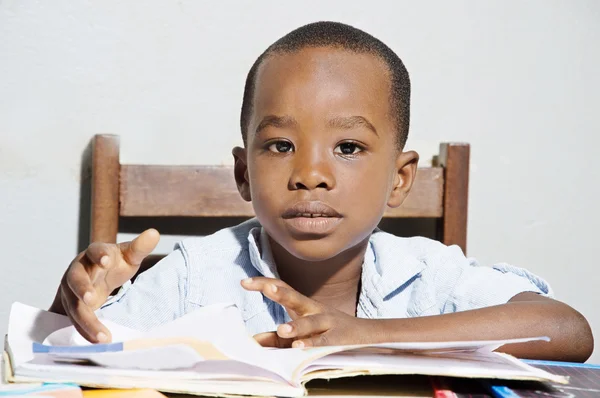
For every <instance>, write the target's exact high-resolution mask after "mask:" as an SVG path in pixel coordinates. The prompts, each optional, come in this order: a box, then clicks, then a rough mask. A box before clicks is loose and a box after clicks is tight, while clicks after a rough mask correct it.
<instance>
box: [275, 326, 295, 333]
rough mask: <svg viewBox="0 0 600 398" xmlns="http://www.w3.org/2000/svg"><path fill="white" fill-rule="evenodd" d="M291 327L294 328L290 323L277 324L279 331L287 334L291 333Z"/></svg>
mask: <svg viewBox="0 0 600 398" xmlns="http://www.w3.org/2000/svg"><path fill="white" fill-rule="evenodd" d="M293 329H294V328H293V327H292V325H290V324H287V323H284V324H283V325H279V331H280V332H281V333H285V334H288V333H291V332H292V330H293Z"/></svg>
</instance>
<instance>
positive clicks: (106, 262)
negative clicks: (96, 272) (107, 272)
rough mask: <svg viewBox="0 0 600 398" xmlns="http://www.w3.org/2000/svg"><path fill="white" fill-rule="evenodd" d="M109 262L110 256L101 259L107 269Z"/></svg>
mask: <svg viewBox="0 0 600 398" xmlns="http://www.w3.org/2000/svg"><path fill="white" fill-rule="evenodd" d="M108 261H109V258H108V256H102V258H101V259H100V264H101V265H104V266H105V267H106V266H107V265H108Z"/></svg>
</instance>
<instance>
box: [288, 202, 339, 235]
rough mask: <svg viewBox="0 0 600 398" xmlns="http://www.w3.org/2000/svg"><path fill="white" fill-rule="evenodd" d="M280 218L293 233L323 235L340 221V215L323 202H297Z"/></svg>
mask: <svg viewBox="0 0 600 398" xmlns="http://www.w3.org/2000/svg"><path fill="white" fill-rule="evenodd" d="M282 218H283V219H284V220H285V222H286V224H287V225H288V226H289V227H290V228H291V229H292V230H294V231H295V232H297V233H301V234H316V235H324V234H327V233H329V232H331V231H332V230H333V229H334V228H335V227H336V226H337V225H338V224H339V222H340V221H341V220H342V215H341V214H340V213H338V212H337V211H336V210H335V209H334V208H333V207H331V206H329V205H326V204H325V203H323V202H318V201H310V202H298V203H296V204H295V205H293V206H292V207H290V208H289V209H287V210H286V211H284V212H283V214H282Z"/></svg>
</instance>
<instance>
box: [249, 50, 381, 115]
mask: <svg viewBox="0 0 600 398" xmlns="http://www.w3.org/2000/svg"><path fill="white" fill-rule="evenodd" d="M390 86H391V84H390V73H389V70H388V69H387V67H386V65H385V63H384V62H383V61H382V60H381V59H379V58H378V57H376V56H374V55H372V54H368V53H357V52H353V51H349V50H344V49H338V48H330V47H315V48H304V49H301V50H298V51H294V52H289V53H277V54H272V55H270V56H268V57H267V58H266V59H265V60H264V61H263V63H262V64H261V66H260V68H259V69H258V71H257V74H256V80H255V89H254V99H253V117H252V119H254V120H256V117H258V118H260V117H262V116H265V115H267V114H289V113H290V112H300V113H302V111H305V112H309V113H311V114H312V115H314V117H318V115H316V114H315V113H322V114H323V115H325V114H328V113H329V114H332V115H334V116H339V115H340V114H346V115H345V116H349V115H350V114H351V115H361V116H365V115H367V116H368V117H369V118H370V119H375V123H379V124H381V123H387V121H388V120H387V119H390V118H389V114H390V113H389V103H390V101H389V100H390ZM389 122H391V120H389ZM372 123H373V121H372Z"/></svg>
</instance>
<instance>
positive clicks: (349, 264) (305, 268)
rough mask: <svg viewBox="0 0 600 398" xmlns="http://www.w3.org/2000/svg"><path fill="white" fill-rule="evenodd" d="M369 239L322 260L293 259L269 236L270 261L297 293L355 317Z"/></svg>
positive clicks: (282, 278)
mask: <svg viewBox="0 0 600 398" xmlns="http://www.w3.org/2000/svg"><path fill="white" fill-rule="evenodd" d="M368 242H369V239H368V238H367V239H366V240H365V241H363V242H361V243H360V244H358V245H356V246H355V247H353V248H351V249H349V250H346V251H345V252H343V253H340V254H339V255H337V256H335V257H333V258H330V259H328V260H324V261H306V260H302V259H299V258H297V257H294V256H293V255H291V254H290V253H289V252H288V251H287V250H285V249H284V248H283V247H282V246H280V245H279V244H278V243H277V242H275V241H274V240H273V239H271V238H270V237H269V243H270V246H271V251H272V253H273V259H274V260H275V264H276V265H277V272H278V273H279V277H280V278H281V280H282V281H284V282H286V283H287V284H288V285H290V286H291V287H292V288H294V289H295V290H296V291H298V292H299V293H301V294H303V295H305V296H307V297H310V298H312V299H314V300H317V301H319V302H321V303H323V304H327V305H330V306H333V307H335V308H337V309H339V310H340V311H344V312H347V313H349V314H351V315H354V314H355V312H356V304H357V300H358V294H359V289H360V279H361V275H362V265H363V261H364V257H365V251H366V249H367V245H368Z"/></svg>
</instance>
